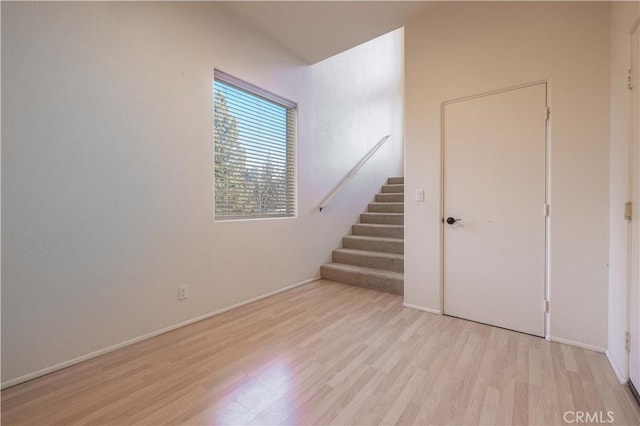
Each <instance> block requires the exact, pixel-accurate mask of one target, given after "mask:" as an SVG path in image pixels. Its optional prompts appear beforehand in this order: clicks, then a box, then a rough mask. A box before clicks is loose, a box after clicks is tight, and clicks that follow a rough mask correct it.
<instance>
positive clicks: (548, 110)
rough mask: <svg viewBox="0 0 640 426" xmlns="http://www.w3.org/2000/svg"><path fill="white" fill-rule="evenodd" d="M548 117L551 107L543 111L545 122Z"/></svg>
mask: <svg viewBox="0 0 640 426" xmlns="http://www.w3.org/2000/svg"><path fill="white" fill-rule="evenodd" d="M549 117H551V107H547V108H546V110H545V117H544V119H545V120H549Z"/></svg>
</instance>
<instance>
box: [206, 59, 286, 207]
mask: <svg viewBox="0 0 640 426" xmlns="http://www.w3.org/2000/svg"><path fill="white" fill-rule="evenodd" d="M214 77H215V78H214V83H213V94H214V103H213V104H214V105H213V108H214V126H213V127H214V188H215V217H216V219H250V218H268V217H290V216H294V215H295V180H296V179H295V145H296V141H295V138H296V108H297V106H296V104H295V103H293V102H290V101H287V100H286V99H282V98H280V97H279V96H276V95H274V94H272V93H269V92H267V91H265V90H262V89H259V88H257V87H255V86H252V85H250V84H248V83H245V82H244V81H241V80H238V79H236V78H234V77H231V76H230V75H228V74H225V73H223V72H220V71H218V70H216V71H215V76H214Z"/></svg>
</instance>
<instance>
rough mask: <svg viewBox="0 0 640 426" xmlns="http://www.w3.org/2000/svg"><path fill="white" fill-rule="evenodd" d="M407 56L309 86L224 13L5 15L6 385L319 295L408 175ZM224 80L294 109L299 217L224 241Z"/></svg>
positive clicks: (249, 224)
mask: <svg viewBox="0 0 640 426" xmlns="http://www.w3.org/2000/svg"><path fill="white" fill-rule="evenodd" d="M402 51H403V48H402V32H396V33H394V34H391V35H389V36H386V37H383V38H381V39H379V40H376V41H374V42H373V43H367V44H365V45H363V46H360V47H358V48H357V49H355V50H354V51H351V52H347V53H345V54H343V55H339V56H337V57H335V58H331V59H329V60H327V61H323V62H321V63H319V64H316V65H314V66H313V67H309V66H307V65H306V64H303V63H302V62H301V61H300V60H299V59H297V58H296V57H295V56H294V55H292V54H290V53H289V52H287V51H285V50H284V49H283V48H281V47H279V46H278V45H276V44H275V43H272V42H270V41H268V40H265V39H264V37H263V36H262V35H261V34H259V33H257V32H255V31H253V30H252V29H250V28H248V27H247V26H245V25H244V24H242V23H241V22H240V21H238V20H237V19H235V18H234V17H233V16H231V15H229V14H228V12H225V11H224V10H222V9H220V8H219V7H218V6H216V5H214V4H213V3H197V2H196V3H163V2H159V3H158V2H154V3H151V2H149V3H146V2H137V3H119V2H115V3H110V2H103V3H91V2H77V3H74V2H69V3H53V2H52V3H48V2H39V3H35V2H34V3H31V2H15V3H7V2H3V3H2V89H3V90H2V382H3V385H6V384H9V383H16V382H19V381H21V380H24V379H26V378H29V377H33V376H35V375H38V374H41V373H43V372H46V371H49V370H50V369H52V368H57V367H60V366H62V365H66V364H67V363H69V362H72V361H73V360H74V359H82V358H83V357H86V356H90V355H91V354H95V353H99V352H100V351H103V350H108V349H109V348H113V347H114V346H116V345H119V344H122V343H123V342H127V341H131V340H135V339H138V338H140V337H141V336H145V335H149V334H153V333H155V332H158V331H159V330H162V329H165V328H170V327H173V326H175V325H176V324H180V323H183V322H185V321H190V320H192V319H194V318H198V317H200V316H203V315H207V314H208V313H211V312H214V311H217V310H221V309H225V308H228V307H230V306H233V305H234V304H237V303H241V302H243V301H246V300H248V299H251V298H254V297H259V296H262V295H265V294H267V293H270V292H273V291H277V290H279V289H282V288H284V287H286V286H290V285H294V284H297V283H301V282H304V281H305V280H309V279H312V278H314V277H316V276H318V275H319V267H320V265H321V264H322V263H324V262H326V261H327V260H328V259H329V256H330V252H331V249H333V248H334V247H336V246H338V245H339V244H340V238H341V237H342V235H343V234H344V232H346V231H347V230H348V229H349V226H350V224H351V223H352V222H353V221H354V219H355V218H356V217H357V215H358V213H359V212H360V211H361V210H362V209H363V208H364V207H365V205H366V203H367V202H368V201H369V200H370V199H371V197H372V196H373V193H375V191H376V188H378V187H379V186H380V184H382V183H383V181H384V179H385V178H386V176H387V175H395V174H400V173H401V172H402V167H403V164H402V139H401V133H402V104H403V99H402V88H403V82H402V76H403V74H402ZM215 67H218V68H220V69H221V70H223V71H225V72H227V73H230V74H232V75H234V76H236V77H239V78H242V79H245V80H247V81H249V82H251V83H253V84H256V85H258V86H261V87H263V88H264V89H267V90H270V91H272V92H274V93H277V94H279V95H281V96H284V97H286V98H289V99H291V100H293V101H297V102H298V103H299V150H298V158H299V165H298V192H299V203H298V211H299V213H298V217H297V218H295V219H279V220H255V221H242V222H224V223H221V222H214V220H213V193H212V192H213V182H212V175H213V172H212V163H213V148H212V122H213V116H212V79H213V69H214V68H215ZM354 76H357V78H354ZM320 118H321V119H320ZM388 133H391V134H393V135H394V136H393V139H392V140H391V141H390V142H389V143H388V144H387V145H386V146H385V147H384V148H383V149H382V150H381V151H380V152H379V153H378V154H377V155H376V157H375V158H373V159H372V160H371V163H370V164H368V165H367V166H365V168H364V169H363V170H362V172H361V174H359V175H358V176H357V177H356V179H354V180H353V181H351V182H350V183H349V185H348V187H347V188H345V192H344V193H343V194H341V195H340V196H339V197H338V198H337V199H336V200H335V202H336V203H335V204H334V205H332V206H331V208H328V209H327V210H326V211H325V212H323V213H322V214H320V213H319V212H318V211H317V208H316V207H317V205H318V204H319V203H320V201H321V200H322V199H323V198H324V196H325V195H326V194H327V193H328V192H329V191H331V189H332V188H333V186H334V185H335V184H337V183H338V182H339V181H340V179H341V178H342V177H343V176H344V175H345V174H346V173H347V172H348V170H349V169H350V168H351V167H353V165H354V164H355V163H356V162H357V161H358V160H359V159H360V158H361V157H362V155H364V153H365V152H366V151H367V150H368V148H369V147H370V146H373V145H374V144H375V142H376V141H377V140H378V139H379V138H380V137H382V136H383V135H385V134H388ZM181 284H186V285H188V286H189V293H190V297H189V299H188V300H186V301H184V302H179V301H178V298H177V295H178V292H177V288H178V286H179V285H181Z"/></svg>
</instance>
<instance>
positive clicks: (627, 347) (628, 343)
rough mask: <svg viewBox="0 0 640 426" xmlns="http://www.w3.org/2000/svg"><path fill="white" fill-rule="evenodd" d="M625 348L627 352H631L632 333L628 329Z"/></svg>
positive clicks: (625, 334)
mask: <svg viewBox="0 0 640 426" xmlns="http://www.w3.org/2000/svg"><path fill="white" fill-rule="evenodd" d="M624 348H625V349H626V350H627V352H631V333H629V332H628V331H626V332H625V333H624Z"/></svg>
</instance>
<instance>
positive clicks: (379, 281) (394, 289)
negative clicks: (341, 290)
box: [320, 265, 404, 295]
mask: <svg viewBox="0 0 640 426" xmlns="http://www.w3.org/2000/svg"><path fill="white" fill-rule="evenodd" d="M320 276H321V277H322V278H324V279H326V280H331V281H338V282H342V283H345V284H351V285H355V286H358V287H365V288H370V289H374V290H379V291H386V292H387V293H394V294H400V295H401V294H402V293H403V289H404V284H403V282H402V280H399V279H394V278H389V277H378V276H375V275H372V274H363V273H359V272H351V271H342V270H336V269H333V268H331V266H330V265H323V266H322V267H321V268H320Z"/></svg>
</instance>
